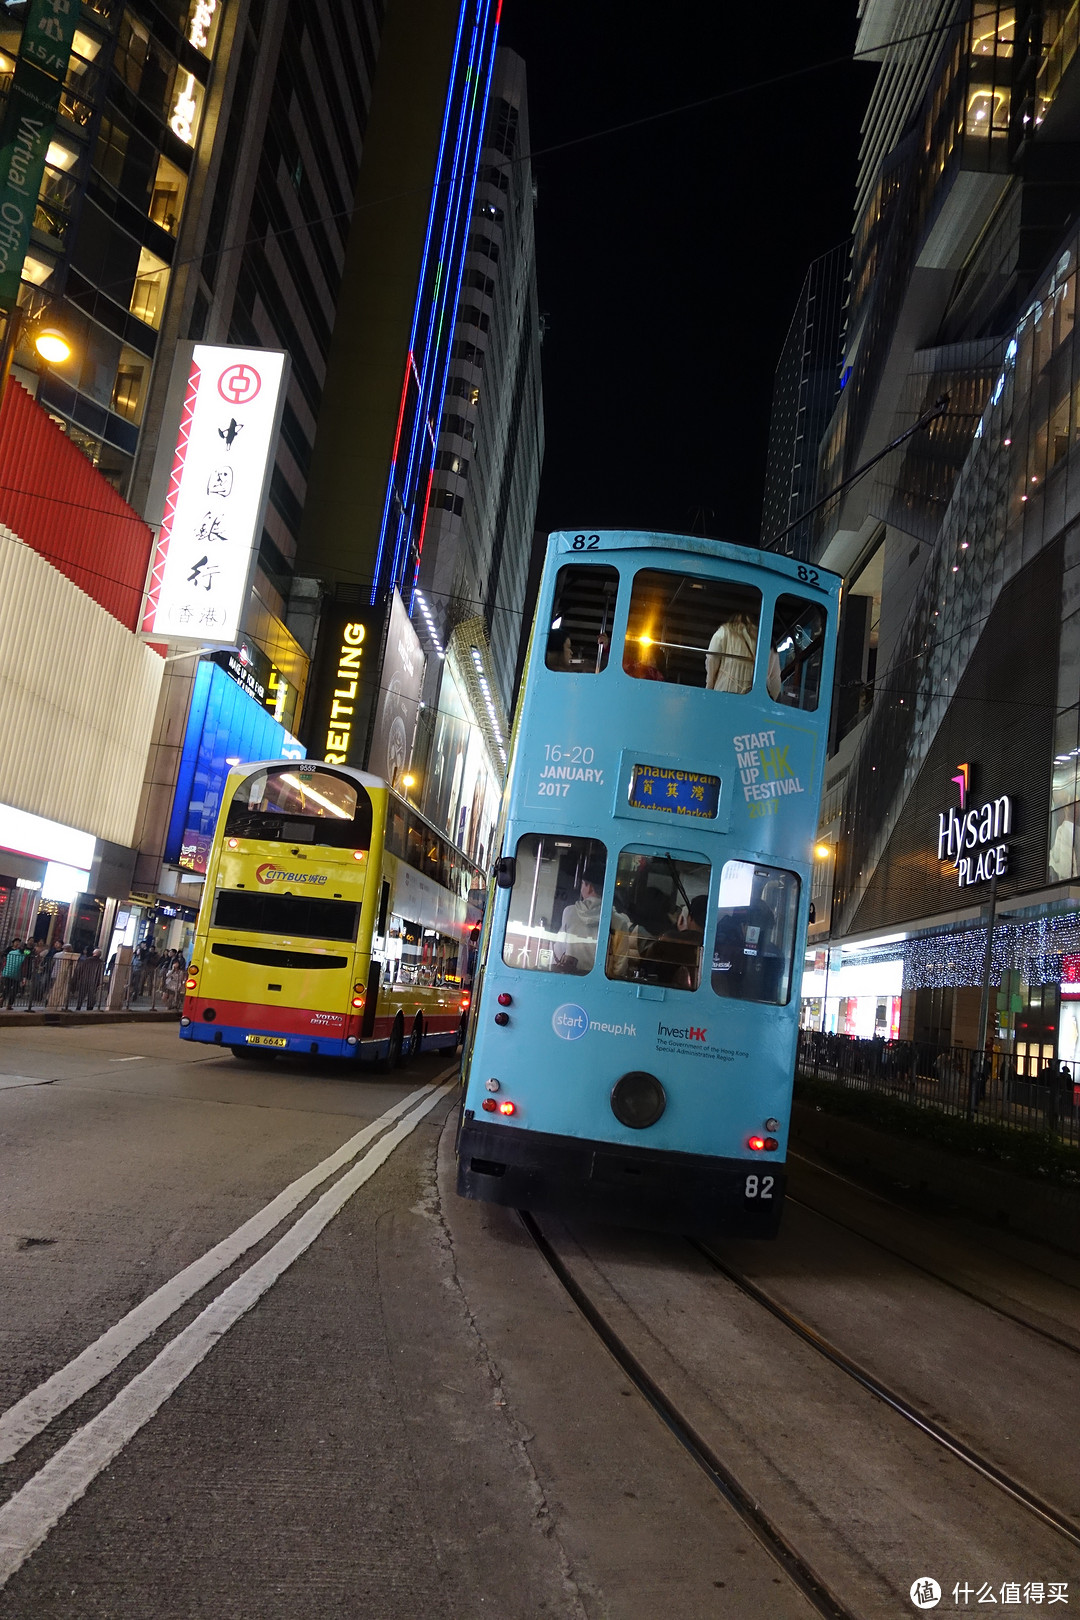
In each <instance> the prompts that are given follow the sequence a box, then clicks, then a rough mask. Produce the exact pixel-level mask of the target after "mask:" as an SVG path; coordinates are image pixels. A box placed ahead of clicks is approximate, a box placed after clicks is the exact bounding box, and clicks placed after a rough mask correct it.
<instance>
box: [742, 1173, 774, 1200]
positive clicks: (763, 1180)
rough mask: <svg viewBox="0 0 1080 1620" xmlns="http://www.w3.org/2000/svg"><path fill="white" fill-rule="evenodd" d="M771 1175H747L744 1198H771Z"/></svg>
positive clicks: (772, 1178)
mask: <svg viewBox="0 0 1080 1620" xmlns="http://www.w3.org/2000/svg"><path fill="white" fill-rule="evenodd" d="M773 1180H774V1177H772V1176H747V1178H746V1186H745V1187H744V1188H743V1195H744V1197H746V1198H771V1197H772V1190H773Z"/></svg>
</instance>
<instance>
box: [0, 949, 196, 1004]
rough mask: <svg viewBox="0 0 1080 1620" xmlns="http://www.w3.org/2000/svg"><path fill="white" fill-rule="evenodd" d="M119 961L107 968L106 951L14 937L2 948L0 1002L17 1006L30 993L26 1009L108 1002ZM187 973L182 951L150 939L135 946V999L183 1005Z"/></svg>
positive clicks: (132, 985)
mask: <svg viewBox="0 0 1080 1620" xmlns="http://www.w3.org/2000/svg"><path fill="white" fill-rule="evenodd" d="M115 966H116V955H115V954H114V955H113V957H112V959H111V961H110V962H109V964H108V969H107V970H106V966H105V963H104V961H103V960H102V956H101V952H100V951H99V950H97V949H94V948H91V947H90V946H87V947H86V948H85V949H82V950H80V949H79V947H78V946H76V945H72V944H66V945H64V944H58V945H52V946H46V945H45V943H44V941H42V940H36V941H35V940H29V939H27V940H23V939H13V940H12V941H11V942H10V944H9V945H8V946H7V948H6V950H3V952H2V965H0V1006H3V1007H5V1008H7V1009H11V1008H13V1007H14V1005H15V1003H16V1001H20V1002H21V1000H22V998H23V996H25V997H26V1003H25V1006H24V1007H23V1011H25V1012H30V1011H31V1010H32V1009H33V1007H34V1005H35V1003H36V1004H37V1005H39V1006H44V1005H46V1004H48V1003H49V1002H50V1001H52V1000H54V991H55V993H56V997H57V998H59V1005H61V1006H62V1007H71V1005H72V1002H74V1010H75V1011H76V1012H81V1011H82V1010H83V1008H84V1007H85V1008H86V1009H87V1010H88V1011H90V1012H92V1011H94V1010H95V1009H96V1008H98V1007H100V1006H103V1005H104V1001H105V993H106V988H107V984H106V981H107V979H108V978H110V977H111V976H112V973H113V970H114V968H115ZM186 978H187V962H186V960H185V958H184V953H183V952H182V951H174V950H170V951H157V950H155V949H154V946H153V944H152V942H151V941H149V940H144V941H143V943H142V944H141V945H138V946H136V948H135V951H134V953H133V955H132V961H131V998H132V999H136V998H140V997H143V996H155V997H156V998H159V999H160V1004H161V1005H162V1006H163V1007H165V1008H167V1009H174V1010H175V1009H176V1008H178V1007H179V1006H180V1003H181V1001H182V1000H183V995H184V981H185V979H186Z"/></svg>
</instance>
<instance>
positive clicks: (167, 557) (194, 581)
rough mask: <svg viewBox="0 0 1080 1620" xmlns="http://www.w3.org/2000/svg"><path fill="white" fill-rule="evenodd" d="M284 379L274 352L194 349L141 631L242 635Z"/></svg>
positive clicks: (222, 638)
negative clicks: (240, 626)
mask: <svg viewBox="0 0 1080 1620" xmlns="http://www.w3.org/2000/svg"><path fill="white" fill-rule="evenodd" d="M284 377H285V355H284V354H282V353H280V352H279V351H278V350H276V349H234V348H224V347H222V348H216V347H211V346H210V345H208V344H202V343H199V344H196V345H195V348H194V352H193V354H192V357H191V369H190V372H189V375H188V382H187V393H186V397H185V400H184V408H183V414H182V416H181V421H180V432H179V436H178V439H177V447H176V455H175V457H174V460H173V469H172V477H171V479H170V481H169V492H168V496H167V499H166V502H165V514H164V517H163V520H162V524H161V533H160V536H159V538H158V546H157V551H156V553H155V557H154V568H153V574H152V577H151V584H150V591H149V594H148V596H147V601H146V608H145V611H144V614H143V624H142V628H143V630H144V631H146V632H148V633H150V634H153V635H158V636H168V637H171V638H190V639H193V640H194V639H199V640H204V641H218V642H231V641H235V639H236V632H237V627H238V625H239V622H240V616H241V614H242V612H243V609H244V601H245V597H246V593H247V584H248V578H249V574H250V569H251V558H252V552H253V550H254V547H255V545H256V542H257V538H258V534H259V527H260V523H261V520H262V505H263V494H264V489H265V483H266V471H267V466H268V463H269V461H270V458H271V456H272V455H273V451H274V442H275V439H276V432H277V420H278V401H279V398H280V396H281V392H282V388H283V384H284Z"/></svg>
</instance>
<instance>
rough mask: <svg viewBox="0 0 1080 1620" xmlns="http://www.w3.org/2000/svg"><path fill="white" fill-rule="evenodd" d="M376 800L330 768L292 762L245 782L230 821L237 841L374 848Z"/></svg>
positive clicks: (228, 832)
mask: <svg viewBox="0 0 1080 1620" xmlns="http://www.w3.org/2000/svg"><path fill="white" fill-rule="evenodd" d="M371 814H372V812H371V800H370V799H369V797H368V795H367V792H366V791H365V789H364V788H363V787H362V786H361V784H360V783H359V782H353V781H351V780H350V779H349V777H347V776H339V775H337V773H336V772H334V771H330V770H328V769H327V768H326V767H325V766H310V765H307V764H305V762H303V761H292V760H290V761H288V762H287V763H283V764H281V765H275V766H271V767H270V769H269V770H265V771H256V773H255V775H254V776H249V777H248V779H247V781H246V782H241V784H240V786H239V788H238V789H237V791H236V794H235V796H234V798H233V801H232V803H231V804H230V806H229V813H228V816H227V817H226V821H225V832H226V835H227V836H229V837H232V838H267V839H273V840H281V841H284V842H287V843H301V842H304V843H314V844H329V845H331V846H333V847H335V848H348V849H369V848H370V847H371Z"/></svg>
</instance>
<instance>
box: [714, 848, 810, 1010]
mask: <svg viewBox="0 0 1080 1620" xmlns="http://www.w3.org/2000/svg"><path fill="white" fill-rule="evenodd" d="M798 911H799V879H798V878H797V876H796V875H795V873H794V872H785V871H782V870H781V869H780V868H778V867H775V866H757V865H755V863H754V862H753V861H725V862H724V867H723V870H722V872H721V874H720V902H719V909H718V912H717V919H716V934H715V937H714V941H713V960H712V987H713V989H714V990H715V991H716V993H717V995H718V996H732V997H733V998H734V999H735V1000H737V1001H765V1002H769V1003H771V1004H772V1005H773V1006H776V1007H783V1006H786V1004H787V1002H788V1001H789V999H790V997H791V967H792V959H793V955H794V950H795V923H796V919H797V916H798Z"/></svg>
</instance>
